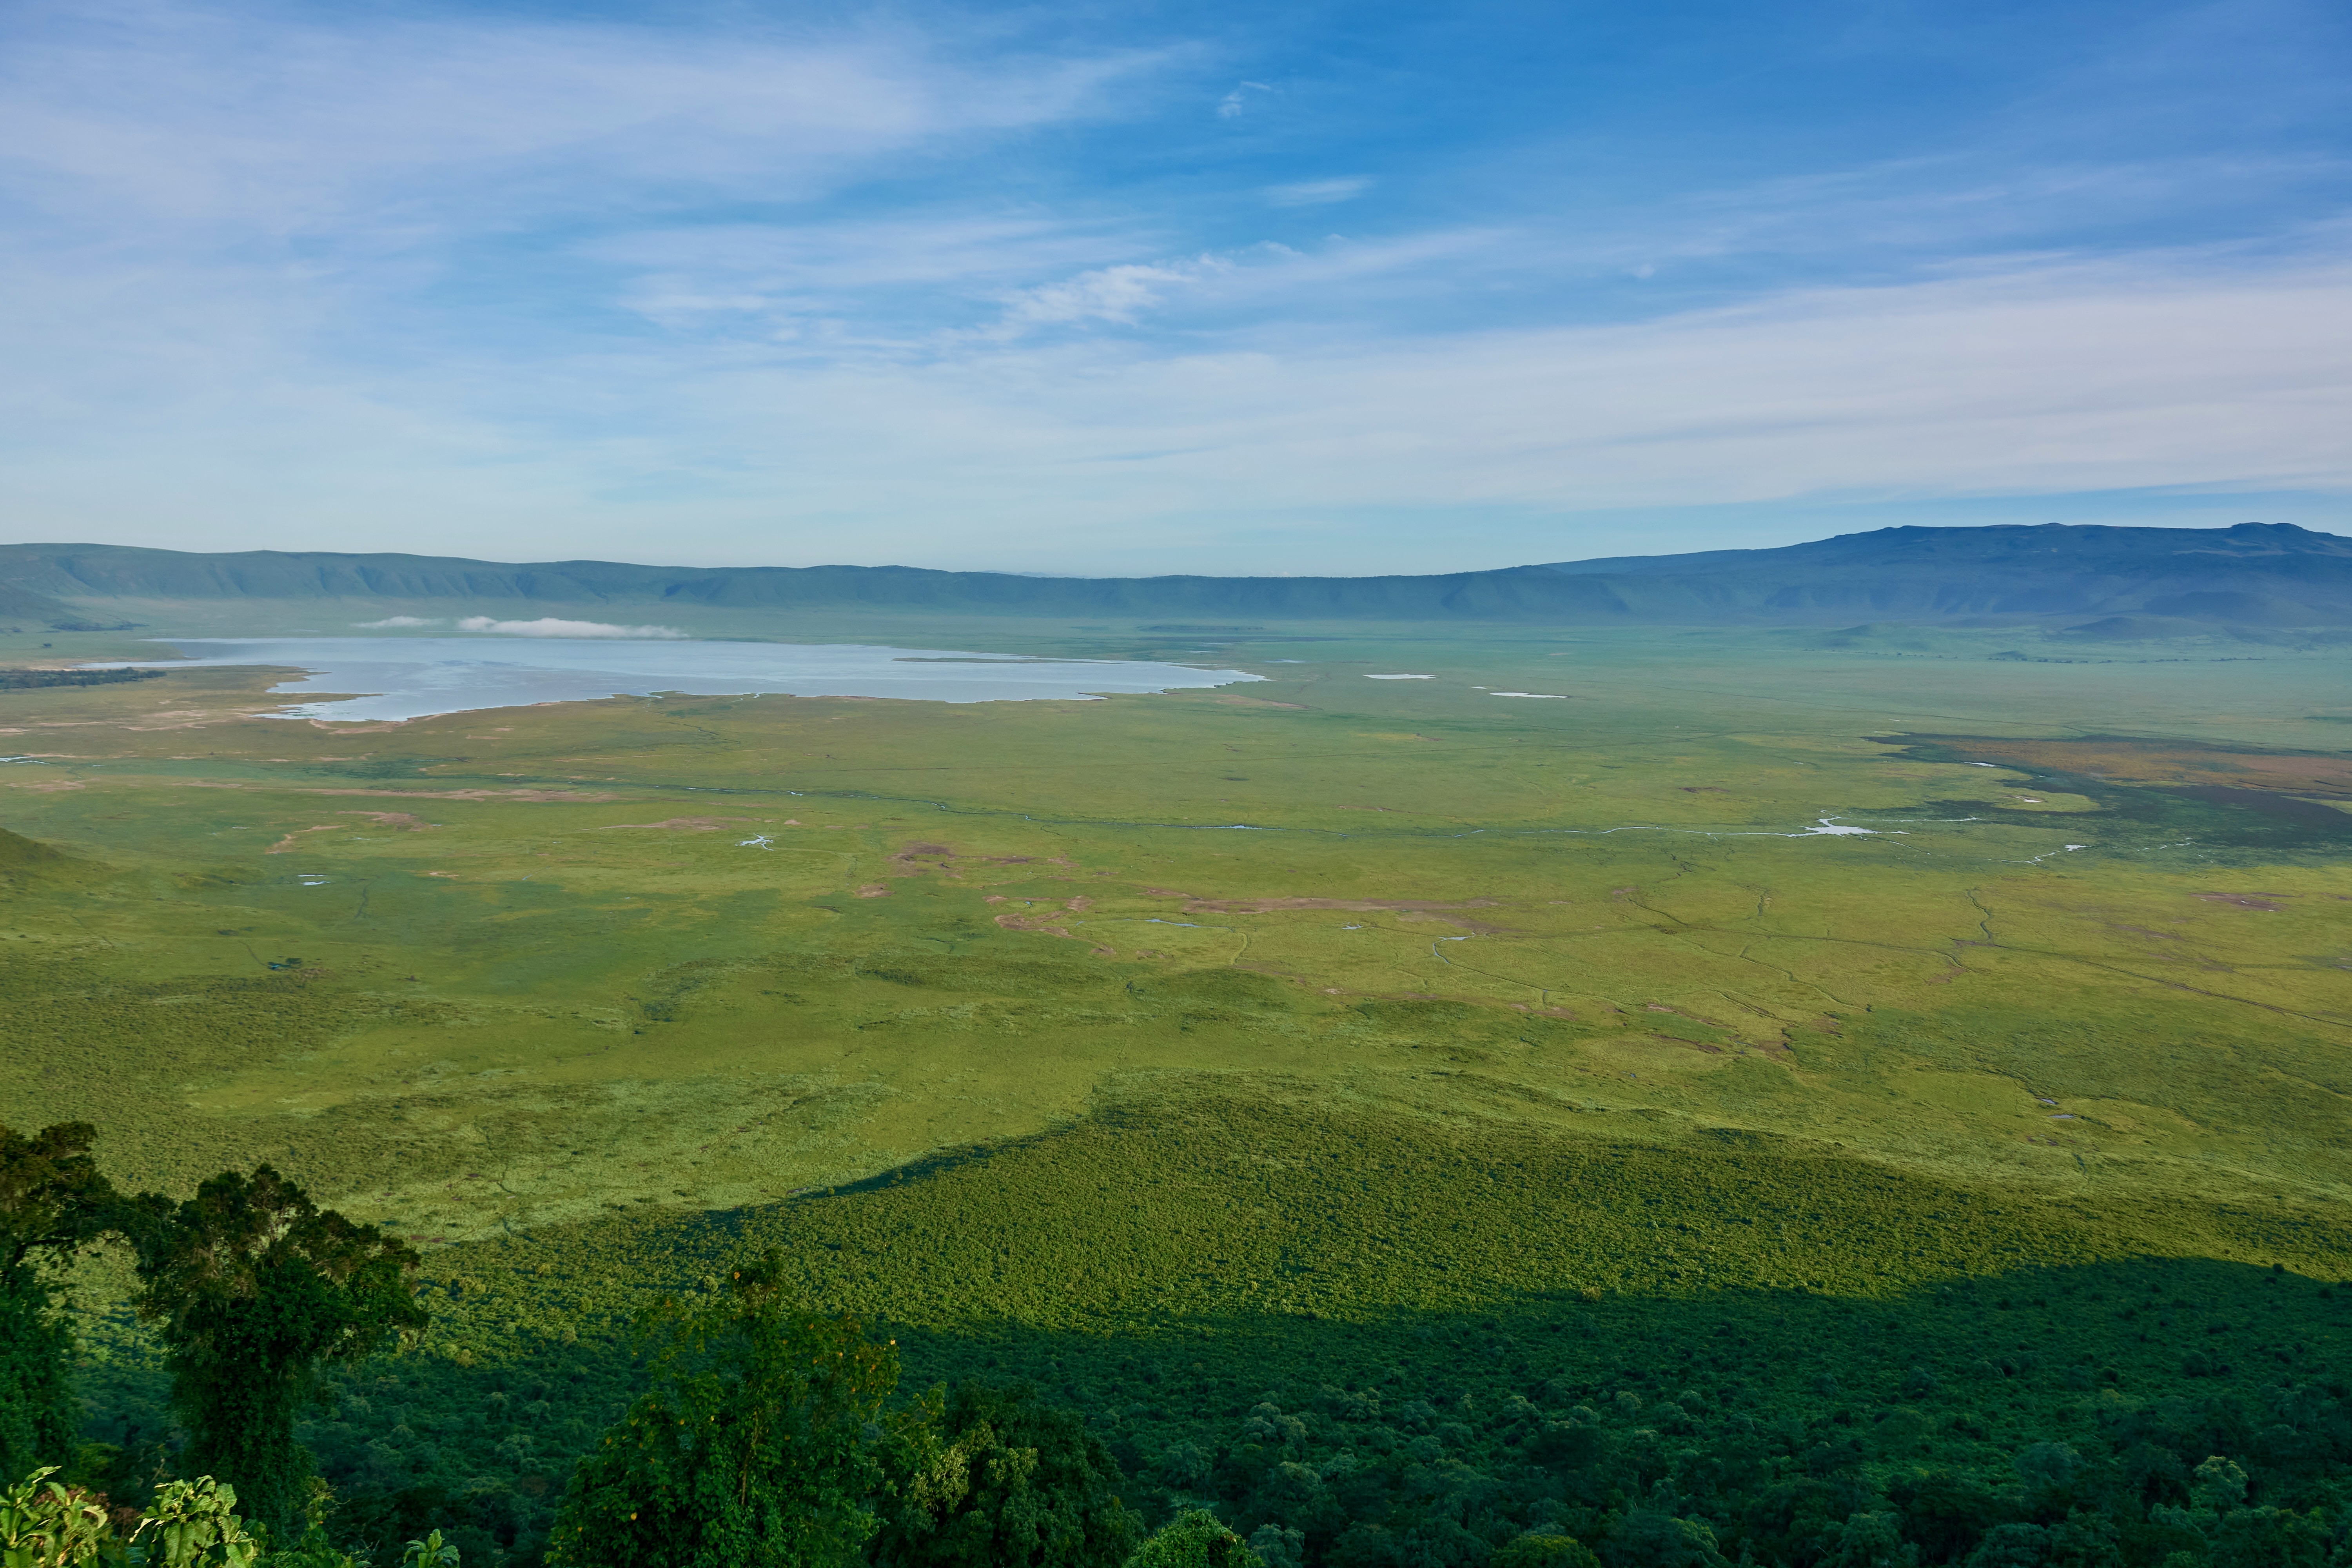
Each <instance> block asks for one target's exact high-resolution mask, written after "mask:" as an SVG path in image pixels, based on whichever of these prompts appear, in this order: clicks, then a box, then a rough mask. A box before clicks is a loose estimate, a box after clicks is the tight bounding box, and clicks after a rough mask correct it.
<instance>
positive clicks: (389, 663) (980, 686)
mask: <svg viewBox="0 0 2352 1568" xmlns="http://www.w3.org/2000/svg"><path fill="white" fill-rule="evenodd" d="M156 640H157V641H158V642H160V643H163V644H165V646H168V647H174V648H178V649H179V650H181V651H182V652H184V653H185V654H187V655H188V656H189V657H188V658H184V659H172V660H158V661H154V662H153V663H152V664H150V665H148V666H147V667H146V668H157V669H187V668H191V667H193V666H201V665H257V664H259V665H286V666H291V667H293V668H298V669H302V670H305V671H308V672H309V673H308V674H306V675H303V676H301V677H298V678H296V679H290V680H283V681H280V682H278V685H277V686H275V687H273V688H272V690H273V691H275V692H279V693H286V694H290V695H297V696H299V695H300V694H301V693H303V692H308V691H315V692H320V693H322V694H324V693H334V694H337V700H331V701H320V702H305V703H302V704H300V705H299V706H298V707H295V708H291V709H289V710H285V711H284V712H283V713H282V714H280V715H278V716H279V717H283V718H288V719H330V720H344V721H355V720H375V721H382V720H386V719H421V718H424V717H425V716H426V715H428V714H434V713H463V712H470V711H472V710H476V709H482V708H519V707H522V706H525V705H526V704H529V703H533V702H583V701H593V700H597V699H601V698H605V697H619V696H635V697H646V696H651V695H653V694H655V693H656V692H667V691H675V692H678V693H681V694H683V695H687V696H693V697H737V696H742V695H744V694H746V693H750V692H761V693H771V692H772V693H775V694H778V695H785V696H793V697H890V698H898V699H901V700H916V701H924V702H1024V701H1034V700H1039V699H1044V698H1062V699H1070V698H1093V697H1101V696H1108V695H1112V694H1124V693H1133V692H1150V691H1172V690H1177V689H1182V688H1187V687H1204V686H1228V685H1231V684H1233V683H1234V682H1235V681H1243V680H1263V679H1265V677H1264V676H1259V675H1250V674H1246V673H1244V671H1242V670H1238V669H1206V668H1195V667H1193V666H1192V665H1183V664H1146V663H1137V662H1129V661H1127V660H1123V659H1100V660H1097V659H1060V658H1016V657H1012V656H1008V655H1003V654H985V653H958V652H955V651H953V650H951V649H944V648H910V647H869V646H866V645H865V644H860V643H814V644H803V643H753V642H697V641H691V640H679V641H661V642H656V641H650V640H648V641H635V640H631V639H623V638H604V637H593V638H592V637H240V638H234V639H232V638H224V637H171V638H160V637H159V638H157V639H156Z"/></svg>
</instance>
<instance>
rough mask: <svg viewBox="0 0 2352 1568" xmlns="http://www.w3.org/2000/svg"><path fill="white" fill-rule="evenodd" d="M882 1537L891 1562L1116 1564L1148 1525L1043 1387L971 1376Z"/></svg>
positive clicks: (1039, 1567) (1105, 1458)
mask: <svg viewBox="0 0 2352 1568" xmlns="http://www.w3.org/2000/svg"><path fill="white" fill-rule="evenodd" d="M936 1432H937V1436H936V1438H935V1440H934V1441H933V1442H932V1443H931V1444H930V1445H929V1446H927V1447H922V1448H920V1449H919V1450H913V1451H912V1452H916V1453H919V1456H920V1458H919V1464H920V1468H919V1470H918V1471H917V1472H916V1474H915V1476H914V1477H912V1478H910V1480H911V1484H905V1485H902V1486H901V1487H900V1488H899V1489H898V1500H899V1504H900V1506H899V1507H898V1509H896V1510H894V1512H893V1517H892V1518H891V1519H890V1520H889V1521H888V1522H887V1525H886V1526H885V1528H884V1529H883V1531H882V1533H881V1537H880V1539H879V1540H878V1541H877V1542H876V1543H875V1552H874V1561H875V1562H876V1563H878V1564H881V1565H882V1568H1118V1565H1119V1564H1121V1563H1125V1562H1126V1561H1127V1559H1128V1556H1129V1553H1130V1552H1133V1551H1134V1550H1135V1548H1136V1545H1137V1543H1138V1542H1139V1541H1140V1539H1141V1538H1142V1534H1143V1531H1142V1530H1141V1528H1140V1527H1139V1525H1138V1524H1137V1522H1136V1520H1135V1516H1134V1515H1133V1514H1131V1513H1129V1512H1128V1511H1127V1510H1126V1509H1125V1508H1124V1507H1123V1506H1122V1505H1121V1504H1120V1502H1119V1500H1118V1497H1117V1496H1116V1495H1114V1494H1115V1493H1116V1491H1117V1489H1118V1483H1119V1473H1118V1463H1117V1461H1115V1460H1114V1459H1112V1458H1111V1457H1110V1455H1109V1453H1108V1450H1106V1449H1105V1448H1104V1447H1103V1446H1102V1443H1101V1441H1100V1440H1099V1439H1098V1438H1096V1437H1094V1436H1091V1435H1090V1434H1088V1432H1087V1428H1086V1423H1085V1422H1084V1421H1082V1420H1080V1419H1079V1418H1078V1416H1077V1415H1075V1414H1074V1413H1072V1412H1070V1411H1067V1410H1060V1409H1055V1407H1053V1406H1051V1405H1041V1404H1039V1403H1038V1402H1037V1399H1036V1396H1035V1393H1034V1390H1031V1389H1027V1388H992V1387H989V1386H987V1385H985V1384H962V1385H961V1386H960V1387H959V1388H957V1390H956V1392H955V1394H954V1396H953V1397H952V1398H951V1399H950V1400H949V1401H948V1403H947V1405H946V1408H945V1410H944V1412H943V1413H942V1414H941V1415H940V1418H939V1420H938V1424H937V1427H936Z"/></svg>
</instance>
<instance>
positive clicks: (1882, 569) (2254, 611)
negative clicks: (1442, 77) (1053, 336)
mask: <svg viewBox="0 0 2352 1568" xmlns="http://www.w3.org/2000/svg"><path fill="white" fill-rule="evenodd" d="M224 599H228V600H236V599H270V600H289V599H290V600H304V599H333V600H343V601H379V602H383V603H387V604H391V603H397V604H401V605H415V604H428V603H431V604H467V605H480V606H481V607H483V608H487V609H494V610H498V611H500V612H501V613H506V614H511V613H512V612H514V611H515V610H518V609H520V608H522V607H524V606H529V605H547V606H562V607H566V608H571V609H583V608H590V607H595V606H610V607H613V608H615V609H619V608H628V609H631V610H635V611H642V610H645V609H646V608H648V607H656V606H660V605H677V606H681V607H683V606H688V605H709V606H714V607H727V608H761V607H774V608H778V609H784V608H810V609H814V608H872V609H899V610H935V611H956V612H961V613H967V614H970V613H989V612H994V613H1002V614H1019V615H1033V616H1120V617H1126V616H1203V615H1213V616H1236V615H1240V616H1255V617H1279V618H1288V619H1296V620H1328V619H1380V620H1488V621H1512V622H1535V623H1559V624H1574V625H1594V624H1608V623H1612V622H1617V623H1626V624H1653V625H1676V624H1689V625H1726V624H1735V625H1736V624H1749V625H1765V626H1769V625H1803V626H1820V625H1828V624H1831V623H1833V622H1836V621H1839V620H1852V619H1854V618H1856V617H1857V616H1859V617H1864V618H1868V619H1895V620H1929V621H1937V620H1959V619H1966V618H1971V617H1982V616H2021V617H2034V618H2042V617H2053V616H2111V617H2113V616H2127V617H2141V618H2147V617H2157V618H2159V619H2170V620H2176V621H2185V622H2197V623H2213V624H2222V625H2243V626H2344V625H2352V539H2347V538H2344V537H2342V536H2339V535H2336V534H2332V533H2317V532H2314V531H2310V530H2307V529H2303V528H2297V527H2295V526H2294V525H2293V524H2290V523H2252V522H2249V523H2240V524H2238V525H2237V526H2235V527H2233V528H2221V529H2169V528H2116V527H2106V526H2101V525H2093V524H2084V525H2066V524H2058V523H2052V524H2046V525H2042V526H2039V527H2023V526H2013V525H1995V526H1990V527H1982V528H1885V529H1879V530H1876V531H1873V532H1868V533H1853V534H1842V535H1840V536H1838V537H1836V538H1833V539H1823V540H1817V541H1813V542H1809V543H1804V544H1792V545H1787V546H1783V547H1780V548H1777V549H1769V550H1717V551H1703V552H1695V553H1692V554H1686V555H1647V556H1619V557H1612V558H1609V559H1603V560H1596V561H1570V562H1558V563H1549V564H1545V565H1534V566H1514V567H1507V568H1503V569H1500V570H1496V571H1485V572H1460V573H1446V574H1432V575H1423V576H1408V575H1395V576H1374V577H1206V576H1188V575H1171V576H1160V577H1036V576H1028V575H1024V574H1012V573H998V572H935V571H930V570H927V569H925V568H921V567H911V566H810V567H790V566H746V567H723V568H711V567H662V566H641V565H633V564H628V563H615V562H603V561H558V562H539V563H522V564H507V563H497V562H486V561H470V560H465V559H462V558H457V557H437V556H424V555H401V554H391V553H381V554H346V553H340V552H324V551H245V552H235V553H222V554H199V553H193V552H181V551H172V550H148V549H140V548H135V547H131V546H125V545H105V544H15V545H0V613H5V614H10V615H15V616H26V617H31V616H37V615H38V616H47V617H48V618H49V620H50V624H54V625H59V626H83V625H88V624H89V621H90V618H91V617H92V616H118V615H119V614H120V613H121V608H122V604H123V602H124V601H171V600H207V601H216V600H224Z"/></svg>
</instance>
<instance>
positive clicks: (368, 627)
mask: <svg viewBox="0 0 2352 1568" xmlns="http://www.w3.org/2000/svg"><path fill="white" fill-rule="evenodd" d="M440 624H441V623H440V622H439V621H428V620H425V619H424V618H422V617H420V616H385V617H384V618H383V619H382V620H380V621H353V622H352V625H353V626H357V627H358V628H359V629H360V630H362V631H363V632H380V631H383V630H386V629H388V628H390V627H393V626H439V625H440Z"/></svg>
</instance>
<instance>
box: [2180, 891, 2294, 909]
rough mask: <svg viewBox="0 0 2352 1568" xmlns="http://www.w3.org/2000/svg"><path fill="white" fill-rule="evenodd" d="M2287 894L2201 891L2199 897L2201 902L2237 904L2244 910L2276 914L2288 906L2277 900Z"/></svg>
mask: <svg viewBox="0 0 2352 1568" xmlns="http://www.w3.org/2000/svg"><path fill="white" fill-rule="evenodd" d="M2286 896H2287V895H2286V894H2284V893H2199V894H2198V895H2197V899H2198V901H2200V903H2208V904H2235V905H2236V906H2237V907H2238V908H2240V909H2242V910H2264V911H2266V912H2268V913H2271V914H2276V913H2278V912H2279V911H2280V910H2283V909H2284V908H2286V906H2285V905H2284V904H2282V903H2279V902H2277V901H2276V900H2280V899H2284V898H2285V897H2286Z"/></svg>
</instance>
